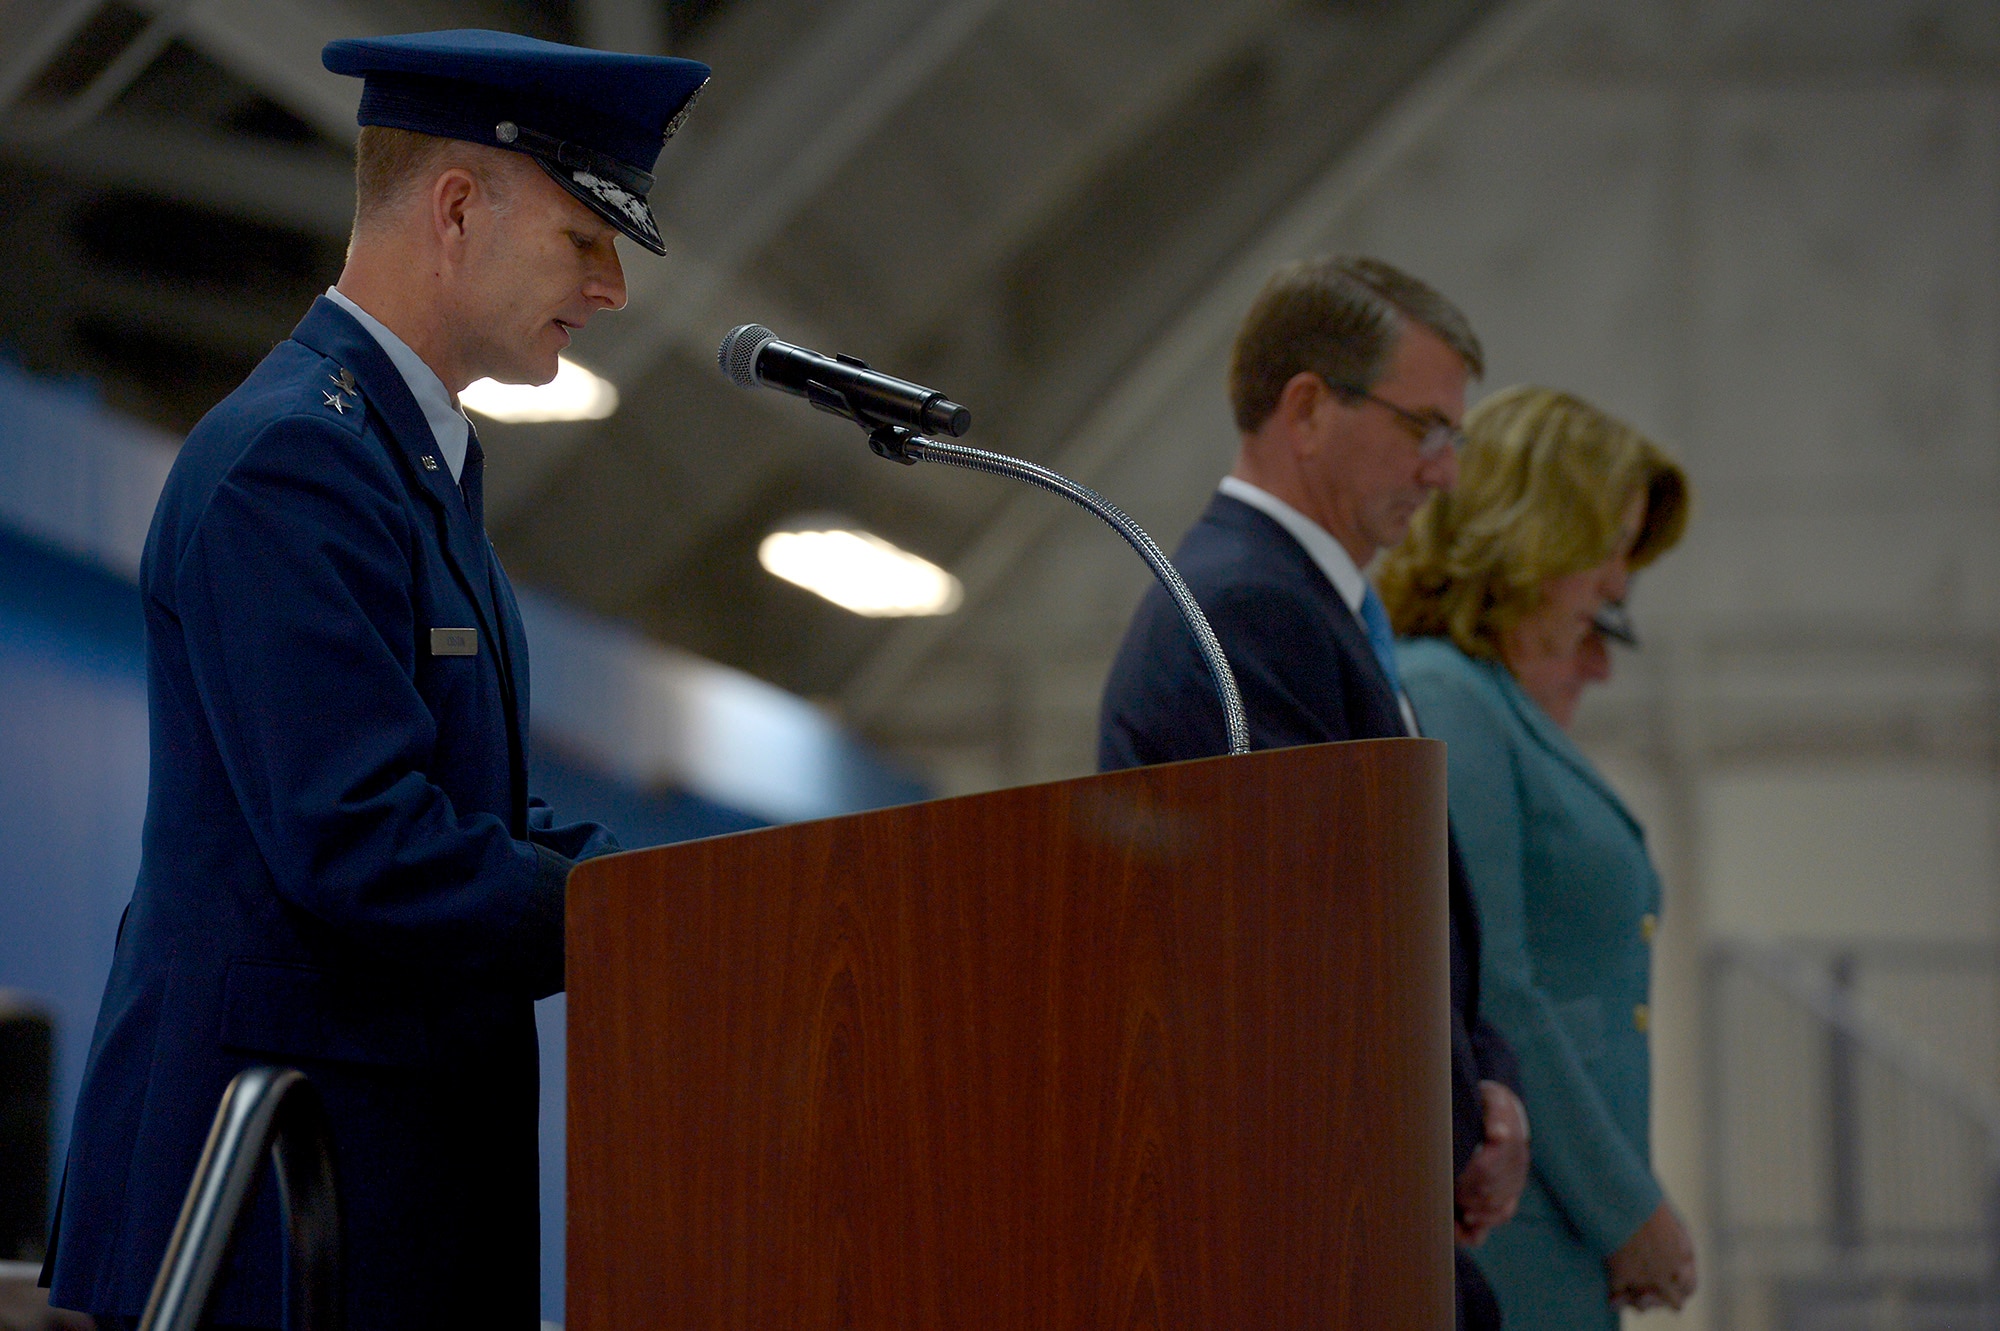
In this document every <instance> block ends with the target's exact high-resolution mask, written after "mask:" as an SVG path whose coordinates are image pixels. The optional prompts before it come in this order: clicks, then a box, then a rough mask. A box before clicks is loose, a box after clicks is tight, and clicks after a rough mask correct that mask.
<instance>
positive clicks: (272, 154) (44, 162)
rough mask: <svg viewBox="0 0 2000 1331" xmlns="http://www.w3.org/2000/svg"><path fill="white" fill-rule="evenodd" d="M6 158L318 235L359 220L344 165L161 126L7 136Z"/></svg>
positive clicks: (102, 122)
mask: <svg viewBox="0 0 2000 1331" xmlns="http://www.w3.org/2000/svg"><path fill="white" fill-rule="evenodd" d="M0 157H5V158H7V159H11V160H13V161H17V162H23V163H29V164H32V165H35V166H38V167H41V168H43V169H46V170H49V171H52V172H56V173H59V174H61V175H64V176H68V177H70V178H71V179H75V180H81V181H83V182H85V183H87V184H91V185H96V186H99V187H102V188H107V189H125V190H135V191H138V192H141V193H146V194H152V195H157V196H159V197H161V198H167V199H174V200H177V201H179V202H181V203H191V204H195V205H198V206H200V207H203V208H209V209H213V210H215V211H218V212H225V213H231V214H234V215H237V216H241V217H248V218H253V219H255V220H257V221H260V222H269V223H272V224H274V225H277V226H283V227H290V228H293V229H296V230H300V231H306V232H310V233H312V234H314V235H319V236H329V237H339V236H345V235H346V234H347V232H348V227H349V224H350V223H351V222H352V221H353V219H354V176H353V173H352V172H351V171H349V170H348V169H347V168H346V167H344V166H342V165H340V164H339V163H338V162H334V161H329V160H328V159H327V157H324V156H321V155H319V154H315V153H304V152H297V151H290V150H287V149H284V148H278V147H274V146H272V145H269V144H264V143H257V142H253V141H247V140H243V139H237V138H230V137H225V136H222V135H216V134H209V133H204V132H201V131H198V130H190V129H184V128H181V127H179V126H176V125H170V124H165V123H162V122H158V121H151V120H143V121H142V120H137V119H134V118H130V117H119V116H100V117H98V118H97V119H96V120H93V121H90V122H88V123H87V124H85V125H83V126H82V127H81V128H79V129H74V130H71V131H70V132H69V133H68V134H66V135H64V136H63V137H61V138H59V139H43V138H30V139H26V140H18V141H10V140H0Z"/></svg>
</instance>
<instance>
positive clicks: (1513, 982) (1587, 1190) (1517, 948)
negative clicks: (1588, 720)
mask: <svg viewBox="0 0 2000 1331" xmlns="http://www.w3.org/2000/svg"><path fill="white" fill-rule="evenodd" d="M1398 659H1399V662H1400V665H1401V667H1402V674H1403V683H1404V687H1405V689H1406V690H1407V691H1408V693H1409V696H1410V701H1411V704H1412V705H1413V706H1414V707H1415V708H1416V711H1417V715H1418V718H1419V719H1420V721H1421V722H1422V725H1423V731H1424V733H1425V734H1426V735H1428V736H1431V737H1433V738H1436V739H1441V740H1443V741H1444V742H1445V744H1446V745H1447V750H1446V751H1447V754H1448V757H1447V764H1448V768H1449V772H1450V794H1451V823H1452V829H1453V831H1454V832H1455V833H1456V834H1457V837H1458V844H1459V847H1460V849H1461V851H1462V852H1463V853H1464V857H1465V866H1466V874H1467V877H1468V878H1469V879H1470V881H1471V885H1472V893H1473V896H1474V898H1475V899H1476V900H1477V901H1478V903H1479V918H1480V922H1481V925H1482V926H1483V928H1484V932H1485V948H1484V950H1483V952H1482V953H1481V957H1480V977H1481V978H1480V983H1481V994H1482V1002H1483V1004H1484V1008H1485V1013H1486V1015H1487V1017H1488V1018H1489V1019H1490V1020H1491V1021H1492V1022H1493V1023H1494V1024H1495V1025H1497V1026H1498V1027H1499V1028H1500V1030H1501V1033H1502V1034H1504V1035H1505V1036H1506V1037H1507V1039H1508V1040H1509V1041H1510V1042H1512V1044H1513V1046H1514V1049H1515V1052H1516V1053H1517V1054H1519V1056H1520V1060H1521V1081H1522V1086H1523V1089H1524V1092H1525V1099H1526V1101H1527V1105H1528V1119H1529V1134H1530V1140H1531V1151H1532V1153H1533V1159H1534V1165H1533V1170H1532V1172H1531V1174H1530V1177H1529V1181H1528V1187H1527V1190H1526V1191H1525V1193H1524V1194H1523V1195H1522V1198H1521V1212H1520V1219H1519V1220H1518V1221H1516V1222H1515V1223H1514V1224H1512V1225H1508V1226H1504V1227H1503V1228H1502V1229H1500V1230H1498V1231H1496V1232H1495V1233H1494V1235H1493V1237H1492V1238H1491V1239H1489V1240H1488V1242H1487V1244H1486V1246H1485V1247H1483V1248H1481V1249H1480V1250H1479V1251H1478V1252H1477V1253H1475V1254H1474V1256H1475V1258H1478V1259H1480V1264H1481V1266H1482V1267H1485V1268H1487V1269H1488V1274H1489V1276H1497V1277H1498V1278H1497V1279H1495V1280H1494V1284H1495V1287H1496V1291H1497V1292H1498V1293H1499V1294H1500V1296H1501V1304H1502V1307H1503V1308H1505V1309H1506V1310H1507V1313H1508V1319H1507V1325H1508V1326H1509V1328H1510V1329H1511V1328H1514V1327H1516V1326H1518V1325H1533V1324H1535V1323H1536V1322H1538V1321H1541V1320H1542V1319H1541V1318H1538V1317H1533V1316H1519V1317H1517V1316H1516V1308H1517V1307H1519V1308H1520V1310H1521V1311H1522V1312H1523V1313H1526V1312H1528V1306H1527V1305H1537V1304H1545V1303H1546V1302H1547V1300H1546V1298H1544V1297H1543V1296H1546V1295H1552V1294H1555V1293H1557V1291H1554V1290H1548V1289H1541V1290H1524V1289H1521V1288H1519V1286H1520V1284H1521V1282H1522V1280H1524V1279H1533V1280H1540V1281H1544V1282H1546V1281H1548V1280H1550V1279H1551V1278H1553V1276H1554V1273H1557V1272H1568V1273H1571V1274H1572V1275H1573V1276H1574V1278H1576V1279H1583V1278H1585V1277H1589V1278H1590V1279H1592V1280H1594V1282H1595V1288H1594V1289H1590V1290H1584V1289H1574V1290H1570V1291H1567V1293H1568V1294H1569V1295H1570V1296H1574V1297H1575V1298H1576V1299H1577V1300H1578V1303H1577V1304H1576V1307H1577V1310H1578V1311H1579V1312H1581V1311H1583V1310H1585V1309H1601V1310H1603V1313H1604V1314H1606V1315H1608V1313H1609V1309H1608V1306H1607V1305H1605V1304H1604V1303H1602V1302H1601V1300H1602V1299H1603V1297H1604V1295H1603V1293H1602V1292H1601V1291H1602V1290H1603V1288H1604V1275H1603V1268H1602V1261H1603V1258H1604V1257H1606V1256H1607V1255H1609V1254H1610V1253H1611V1252H1612V1251H1613V1250H1615V1249H1616V1248H1617V1247H1618V1246H1619V1245H1620V1244H1622V1243H1624V1241H1625V1240H1626V1239H1627V1238H1629V1237H1631V1235H1632V1233H1633V1231H1635V1230H1636V1229H1638V1227H1639V1226H1640V1225H1641V1224H1642V1223H1643V1222H1644V1221H1645V1220H1646V1218H1647V1217H1648V1216H1650V1215H1651V1214H1652V1213H1653V1210H1654V1208H1656V1207H1657V1206H1658V1205H1659V1204H1660V1200H1661V1192H1660V1187H1659V1184H1658V1183H1656V1182H1655V1181H1654V1179H1653V1174H1652V1170H1651V1168H1650V1165H1649V1163H1648V1160H1649V1155H1650V1152H1649V1150H1648V1101H1649V1097H1650V1092H1651V1076H1650V1064H1649V1058H1648V1038H1647V1026H1648V1025H1649V1023H1650V1013H1649V1010H1648V1007H1647V996H1648V987H1649V984H1650V981H1651V973H1652V966H1651V962H1652V955H1651V954H1652V934H1653V930H1654V926H1655V921H1656V920H1657V918H1658V914H1659V909H1660V880H1659V877H1658V876H1657V875H1656V874H1655V873H1654V871H1653V865H1652V861H1651V859H1650V857H1649V856H1648V855H1647V853H1646V836H1645V832H1644V830H1643V829H1642V828H1641V827H1640V826H1639V824H1638V822H1637V821H1636V820H1635V819H1634V818H1633V817H1632V815H1631V813H1630V812H1629V811H1628V810H1627V809H1626V808H1625V805H1624V803H1623V801H1621V800H1620V799H1619V798H1618V796H1617V794H1616V793H1615V792H1613V790H1612V789H1611V787H1610V786H1609V785H1607V784H1606V783H1605V781H1604V779H1603V778H1602V777H1601V776H1599V775H1598V774H1597V771H1596V769H1595V768H1593V767H1592V766H1591V764H1590V760H1589V759H1587V758H1585V757H1584V756H1583V753H1582V752H1581V751H1580V750H1579V749H1578V748H1577V747H1576V745H1575V744H1574V743H1572V742H1571V741H1570V738H1569V736H1568V735H1566V734H1564V733H1563V731H1562V730H1561V729H1560V728H1559V727H1557V725H1556V724H1555V722H1554V721H1553V720H1551V719H1550V718H1549V716H1548V714H1547V713H1546V712H1544V711H1543V710H1542V709H1541V707H1540V706H1539V705H1538V704H1537V703H1535V702H1534V701H1533V700H1532V699H1530V698H1529V697H1528V695H1527V694H1525V693H1523V692H1522V691H1521V687H1520V685H1519V684H1517V683H1515V681H1514V677H1513V676H1512V675H1511V674H1509V673H1508V671H1507V668H1506V667H1505V666H1503V665H1501V664H1500V663H1498V662H1486V661H1475V660H1473V659H1472V658H1470V657H1468V656H1467V655H1465V653H1463V652H1461V651H1460V650H1459V649H1458V648H1457V647H1456V646H1455V645H1453V644H1452V643H1451V642H1450V641H1449V640H1447V639H1442V638H1424V639H1416V640H1406V641H1404V642H1403V643H1401V644H1399V646H1398ZM1509 1231H1517V1232H1514V1233H1510V1232H1509ZM1524 1245H1526V1247H1527V1248H1528V1249H1529V1251H1521V1249H1522V1248H1523V1246H1524ZM1557 1248H1559V1249H1562V1250H1561V1251H1557V1250H1553V1249H1557ZM1489 1249H1491V1250H1492V1251H1491V1253H1490V1254H1489V1252H1488V1250H1489ZM1540 1249H1551V1250H1548V1251H1540ZM1489 1257H1490V1258H1491V1260H1488V1259H1489ZM1510 1287H1513V1288H1512V1289H1511V1293H1512V1294H1513V1297H1509V1295H1510ZM1558 1301H1559V1302H1566V1301H1567V1300H1566V1299H1565V1300H1558ZM1590 1320H1591V1321H1596V1320H1598V1318H1597V1317H1596V1316H1593V1317H1592V1318H1591V1319H1590ZM1553 1324H1560V1323H1559V1322H1556V1323H1553ZM1574 1324H1576V1323H1572V1325H1574Z"/></svg>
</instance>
